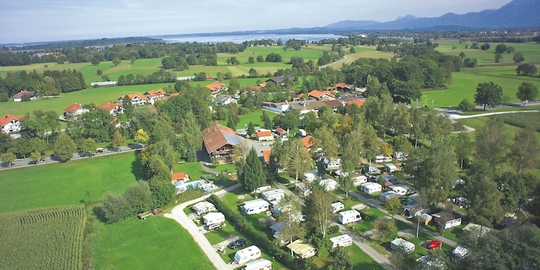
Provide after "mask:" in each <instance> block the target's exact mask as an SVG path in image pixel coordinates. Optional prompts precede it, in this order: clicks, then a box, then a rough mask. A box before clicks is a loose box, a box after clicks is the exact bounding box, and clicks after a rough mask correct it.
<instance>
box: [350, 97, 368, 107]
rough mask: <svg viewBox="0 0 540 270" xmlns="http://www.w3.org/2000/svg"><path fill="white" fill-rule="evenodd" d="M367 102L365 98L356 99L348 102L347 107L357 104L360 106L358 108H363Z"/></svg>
mask: <svg viewBox="0 0 540 270" xmlns="http://www.w3.org/2000/svg"><path fill="white" fill-rule="evenodd" d="M365 102H366V100H365V99H363V98H355V99H351V100H349V101H347V103H346V105H345V106H349V105H352V104H356V105H358V107H362V106H364V103H365Z"/></svg>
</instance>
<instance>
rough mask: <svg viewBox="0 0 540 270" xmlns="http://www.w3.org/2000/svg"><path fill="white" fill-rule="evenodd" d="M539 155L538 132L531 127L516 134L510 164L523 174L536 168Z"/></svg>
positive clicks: (511, 149) (511, 148)
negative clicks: (525, 170)
mask: <svg viewBox="0 0 540 270" xmlns="http://www.w3.org/2000/svg"><path fill="white" fill-rule="evenodd" d="M539 153H540V148H539V146H538V138H537V137H536V132H535V130H534V129H533V128H532V127H530V126H529V127H527V128H525V129H522V130H521V131H520V132H519V133H518V134H516V137H515V139H514V144H512V146H511V147H510V154H509V157H510V162H511V163H512V164H513V165H514V166H516V167H517V171H518V172H519V173H522V172H523V170H524V169H529V168H534V166H535V165H536V164H538V163H537V161H538V154H539Z"/></svg>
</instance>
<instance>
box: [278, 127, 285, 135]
mask: <svg viewBox="0 0 540 270" xmlns="http://www.w3.org/2000/svg"><path fill="white" fill-rule="evenodd" d="M276 133H278V134H285V133H287V131H286V130H284V129H282V128H276Z"/></svg>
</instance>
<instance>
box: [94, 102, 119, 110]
mask: <svg viewBox="0 0 540 270" xmlns="http://www.w3.org/2000/svg"><path fill="white" fill-rule="evenodd" d="M116 106H120V107H123V105H122V103H118V102H115V103H112V102H105V103H103V104H101V105H99V106H98V109H103V110H106V111H109V112H110V111H112V110H114V109H115V108H116Z"/></svg>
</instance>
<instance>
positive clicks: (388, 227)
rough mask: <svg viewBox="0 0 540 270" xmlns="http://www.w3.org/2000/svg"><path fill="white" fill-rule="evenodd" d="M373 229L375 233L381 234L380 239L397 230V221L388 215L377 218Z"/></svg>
mask: <svg viewBox="0 0 540 270" xmlns="http://www.w3.org/2000/svg"><path fill="white" fill-rule="evenodd" d="M373 229H374V230H375V233H376V234H377V235H379V237H380V238H379V239H380V240H382V239H383V238H385V237H386V236H388V235H392V234H394V233H396V232H397V227H396V223H395V221H394V220H393V219H389V218H387V217H379V218H377V220H375V222H374V223H373Z"/></svg>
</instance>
